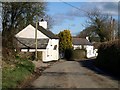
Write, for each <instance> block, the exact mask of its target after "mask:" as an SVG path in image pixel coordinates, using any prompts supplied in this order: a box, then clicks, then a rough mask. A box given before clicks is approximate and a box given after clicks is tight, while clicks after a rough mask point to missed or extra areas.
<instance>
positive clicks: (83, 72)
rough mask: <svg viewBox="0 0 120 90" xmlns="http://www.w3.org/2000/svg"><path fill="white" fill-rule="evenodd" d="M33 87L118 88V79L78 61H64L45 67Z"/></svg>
mask: <svg viewBox="0 0 120 90" xmlns="http://www.w3.org/2000/svg"><path fill="white" fill-rule="evenodd" d="M31 86H32V87H33V88H118V81H117V80H113V79H111V78H110V77H108V76H104V75H101V74H98V73H95V72H94V71H92V70H91V69H88V68H86V67H84V66H83V65H82V63H80V62H76V61H64V62H60V63H57V64H55V65H53V66H51V67H50V68H48V69H46V70H45V71H44V72H43V73H42V75H41V76H40V77H39V78H38V79H36V80H35V81H34V82H33V83H32V84H31Z"/></svg>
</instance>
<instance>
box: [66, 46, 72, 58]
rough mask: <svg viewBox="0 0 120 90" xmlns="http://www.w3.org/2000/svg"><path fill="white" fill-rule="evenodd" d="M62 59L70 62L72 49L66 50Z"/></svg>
mask: <svg viewBox="0 0 120 90" xmlns="http://www.w3.org/2000/svg"><path fill="white" fill-rule="evenodd" d="M64 57H65V59H66V60H72V59H73V58H72V57H73V49H71V48H70V49H66V50H65V56H64Z"/></svg>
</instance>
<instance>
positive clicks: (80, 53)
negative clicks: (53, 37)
mask: <svg viewBox="0 0 120 90" xmlns="http://www.w3.org/2000/svg"><path fill="white" fill-rule="evenodd" d="M85 58H86V50H85V49H76V50H74V51H73V59H74V60H80V59H85Z"/></svg>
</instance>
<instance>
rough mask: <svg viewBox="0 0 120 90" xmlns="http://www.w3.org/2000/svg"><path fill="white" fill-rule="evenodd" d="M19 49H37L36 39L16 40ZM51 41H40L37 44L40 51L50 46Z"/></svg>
mask: <svg viewBox="0 0 120 90" xmlns="http://www.w3.org/2000/svg"><path fill="white" fill-rule="evenodd" d="M15 39H16V40H17V45H18V47H19V48H32V49H33V48H35V39H30V38H15ZM48 41H49V39H38V40H37V44H38V47H37V48H39V49H45V48H46V47H47V45H48Z"/></svg>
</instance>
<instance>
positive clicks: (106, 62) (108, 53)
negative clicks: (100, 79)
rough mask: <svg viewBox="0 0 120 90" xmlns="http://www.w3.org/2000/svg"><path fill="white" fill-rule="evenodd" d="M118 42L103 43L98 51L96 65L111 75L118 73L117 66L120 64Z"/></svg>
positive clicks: (119, 42)
mask: <svg viewBox="0 0 120 90" xmlns="http://www.w3.org/2000/svg"><path fill="white" fill-rule="evenodd" d="M119 59H120V40H116V41H112V42H105V43H103V44H101V45H100V47H99V49H98V56H97V59H96V65H97V66H99V67H102V68H104V69H106V70H109V71H111V72H112V73H115V74H118V73H120V72H119V70H118V68H119V67H118V64H119V63H120V60H119Z"/></svg>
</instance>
